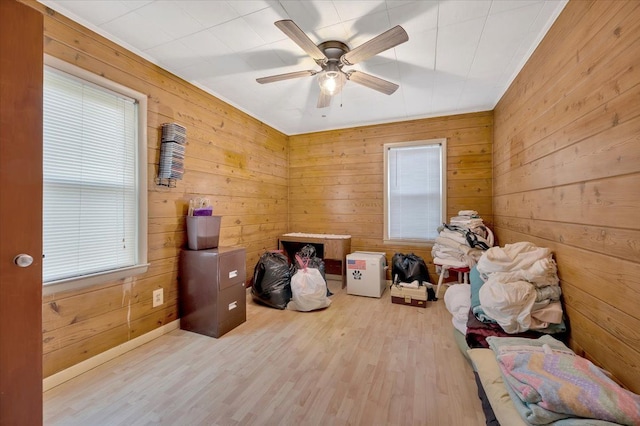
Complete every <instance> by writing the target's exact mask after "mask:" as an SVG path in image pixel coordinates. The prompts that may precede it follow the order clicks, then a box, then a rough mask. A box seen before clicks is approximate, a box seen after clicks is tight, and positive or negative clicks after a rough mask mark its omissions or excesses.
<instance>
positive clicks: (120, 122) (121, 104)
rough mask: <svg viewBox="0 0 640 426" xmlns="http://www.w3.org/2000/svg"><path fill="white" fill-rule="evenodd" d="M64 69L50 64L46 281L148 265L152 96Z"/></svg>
mask: <svg viewBox="0 0 640 426" xmlns="http://www.w3.org/2000/svg"><path fill="white" fill-rule="evenodd" d="M49 62H51V60H50V61H47V62H46V63H49ZM56 64H58V65H60V63H59V62H56ZM60 68H65V69H64V70H61V69H59V68H56V67H54V66H45V70H44V96H43V141H44V146H43V250H44V259H43V279H44V284H45V285H47V284H56V283H62V282H69V281H73V282H89V283H97V282H102V281H108V280H113V279H117V278H120V277H125V276H130V275H133V274H137V273H140V272H143V271H144V270H146V231H147V229H146V154H145V152H146V137H145V136H144V135H143V134H144V130H142V132H141V125H144V126H146V123H141V117H143V116H144V117H146V97H144V95H141V94H138V93H136V92H133V91H131V90H129V89H126V88H123V87H121V86H118V85H116V84H115V83H110V82H108V81H106V80H104V79H102V78H101V77H99V76H95V75H93V74H90V73H87V72H86V71H81V70H79V69H77V68H76V67H73V66H71V65H68V64H67V65H64V66H61V67H60ZM70 71H71V72H72V73H70ZM74 71H75V72H74ZM74 74H75V75H74ZM132 95H133V96H132ZM140 97H142V98H144V102H142V103H141V102H140ZM142 121H143V122H144V121H145V119H144V118H143V119H142Z"/></svg>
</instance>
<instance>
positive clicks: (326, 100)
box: [316, 90, 331, 108]
mask: <svg viewBox="0 0 640 426" xmlns="http://www.w3.org/2000/svg"><path fill="white" fill-rule="evenodd" d="M329 105H331V95H330V94H328V93H325V92H324V90H320V95H318V105H316V107H317V108H326V107H328V106H329Z"/></svg>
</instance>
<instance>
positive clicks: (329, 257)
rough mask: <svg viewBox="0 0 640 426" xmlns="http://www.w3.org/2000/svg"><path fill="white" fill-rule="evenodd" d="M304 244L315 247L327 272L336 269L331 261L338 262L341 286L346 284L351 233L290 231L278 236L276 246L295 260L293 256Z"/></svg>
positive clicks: (343, 286)
mask: <svg viewBox="0 0 640 426" xmlns="http://www.w3.org/2000/svg"><path fill="white" fill-rule="evenodd" d="M306 244H311V245H312V246H314V247H315V248H316V256H318V257H319V258H320V259H322V260H323V261H324V262H325V272H326V273H327V274H332V273H334V271H337V269H335V268H334V266H333V265H334V264H333V262H340V269H339V271H340V275H341V276H342V288H345V287H346V285H347V254H349V253H350V252H351V235H334V234H304V233H301V232H292V233H289V234H282V235H281V236H280V237H279V238H278V248H279V249H280V250H283V251H284V252H285V253H287V255H288V256H289V259H291V260H292V261H295V260H294V258H293V257H294V256H295V254H296V253H297V252H298V251H299V250H300V248H302V247H303V246H304V245H306ZM327 261H328V262H327Z"/></svg>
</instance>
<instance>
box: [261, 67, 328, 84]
mask: <svg viewBox="0 0 640 426" xmlns="http://www.w3.org/2000/svg"><path fill="white" fill-rule="evenodd" d="M317 73H318V72H317V71H311V70H306V71H295V72H288V73H286V74H278V75H271V76H269V77H261V78H256V81H257V82H258V83H260V84H265V83H273V82H274V81H281V80H290V79H292V78H298V77H307V76H309V75H316V74H317Z"/></svg>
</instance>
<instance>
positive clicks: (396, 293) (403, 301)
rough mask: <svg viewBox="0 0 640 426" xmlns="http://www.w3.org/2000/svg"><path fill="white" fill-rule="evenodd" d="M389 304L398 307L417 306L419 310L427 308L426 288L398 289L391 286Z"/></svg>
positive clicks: (398, 287)
mask: <svg viewBox="0 0 640 426" xmlns="http://www.w3.org/2000/svg"><path fill="white" fill-rule="evenodd" d="M391 303H397V304H399V305H408V306H417V307H419V308H426V307H427V287H426V286H420V287H418V288H410V287H400V286H398V285H392V286H391Z"/></svg>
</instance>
